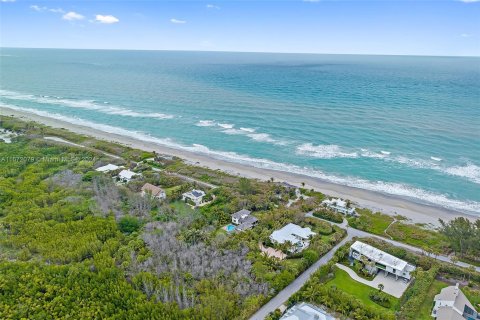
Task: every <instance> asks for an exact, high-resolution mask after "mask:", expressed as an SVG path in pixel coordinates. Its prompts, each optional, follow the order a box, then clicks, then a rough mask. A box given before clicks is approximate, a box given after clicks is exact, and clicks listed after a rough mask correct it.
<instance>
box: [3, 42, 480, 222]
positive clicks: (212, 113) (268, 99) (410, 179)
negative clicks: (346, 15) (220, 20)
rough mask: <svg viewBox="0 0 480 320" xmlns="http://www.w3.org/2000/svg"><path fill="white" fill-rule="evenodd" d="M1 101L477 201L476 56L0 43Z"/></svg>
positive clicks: (379, 186)
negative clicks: (160, 49) (110, 48)
mask: <svg viewBox="0 0 480 320" xmlns="http://www.w3.org/2000/svg"><path fill="white" fill-rule="evenodd" d="M0 59H1V61H0V84H1V88H0V89H1V91H0V104H1V105H4V106H10V107H14V108H19V109H20V108H22V109H28V110H35V112H37V113H39V112H40V113H42V114H45V113H48V115H49V116H53V117H57V118H62V119H63V120H67V121H75V122H77V123H78V122H80V123H82V124H85V125H91V126H95V127H96V128H99V129H103V130H105V131H109V132H118V133H121V134H128V135H134V136H136V137H140V138H143V139H147V140H149V141H155V142H159V143H162V144H165V145H168V146H173V147H175V148H182V149H185V150H190V151H194V152H199V153H204V154H209V155H211V156H213V157H217V158H221V159H225V160H228V161H233V162H239V163H245V164H250V165H253V166H257V167H263V168H270V169H275V170H283V171H292V172H296V173H302V174H307V175H310V176H313V177H318V178H322V179H326V180H329V181H332V182H337V183H341V184H346V185H350V186H354V187H359V188H364V189H369V190H375V191H379V192H384V193H388V194H393V195H399V196H403V197H409V198H412V199H414V200H417V201H421V202H427V203H431V204H435V205H440V206H444V207H447V208H451V209H455V210H460V211H464V212H474V213H477V214H479V213H480V143H479V141H480V59H479V58H442V57H384V56H341V55H294V54H247V53H200V52H154V51H95V50H38V49H37V50H33V49H2V50H1V56H0Z"/></svg>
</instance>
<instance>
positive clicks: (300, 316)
mask: <svg viewBox="0 0 480 320" xmlns="http://www.w3.org/2000/svg"><path fill="white" fill-rule="evenodd" d="M280 320H335V318H334V317H332V316H331V315H329V314H328V313H327V312H326V311H324V310H323V309H321V308H319V307H317V306H314V305H313V304H309V303H305V302H301V303H298V304H296V305H294V306H293V307H291V308H290V309H288V310H287V311H286V312H285V313H284V314H283V316H282V317H281V318H280Z"/></svg>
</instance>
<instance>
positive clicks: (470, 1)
mask: <svg viewBox="0 0 480 320" xmlns="http://www.w3.org/2000/svg"><path fill="white" fill-rule="evenodd" d="M458 1H461V2H463V3H473V2H479V1H480V0H458Z"/></svg>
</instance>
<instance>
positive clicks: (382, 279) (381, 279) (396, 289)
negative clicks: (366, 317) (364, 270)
mask: <svg viewBox="0 0 480 320" xmlns="http://www.w3.org/2000/svg"><path fill="white" fill-rule="evenodd" d="M335 265H336V266H337V267H338V268H340V269H342V270H343V271H346V272H347V273H348V275H349V276H350V277H351V278H352V279H353V280H355V281H358V282H360V283H363V284H366V285H367V286H369V287H372V288H374V289H378V285H379V284H383V286H384V288H383V291H384V292H386V293H388V294H389V295H392V296H394V297H395V298H400V297H401V296H402V295H403V293H404V292H405V290H407V287H408V285H409V284H410V283H408V282H407V283H405V282H404V281H403V280H401V279H398V280H395V277H394V276H392V275H390V276H385V273H384V272H383V271H380V272H379V273H378V274H377V276H376V277H375V278H373V280H371V281H369V280H366V279H363V278H361V277H359V276H358V275H357V274H356V273H355V271H353V270H352V269H350V268H349V267H346V266H344V265H343V264H340V263H336V264H335Z"/></svg>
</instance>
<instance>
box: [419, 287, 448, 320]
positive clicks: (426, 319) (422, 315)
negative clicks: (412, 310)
mask: <svg viewBox="0 0 480 320" xmlns="http://www.w3.org/2000/svg"><path fill="white" fill-rule="evenodd" d="M445 287H448V284H447V283H445V282H442V281H438V280H435V281H434V282H433V283H432V285H431V286H430V289H428V292H427V295H426V297H425V300H424V301H423V303H422V306H421V307H420V310H419V312H418V320H431V319H432V316H431V315H430V314H431V313H432V308H433V298H434V297H435V295H437V294H439V293H440V290H442V289H443V288H445Z"/></svg>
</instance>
